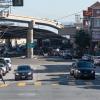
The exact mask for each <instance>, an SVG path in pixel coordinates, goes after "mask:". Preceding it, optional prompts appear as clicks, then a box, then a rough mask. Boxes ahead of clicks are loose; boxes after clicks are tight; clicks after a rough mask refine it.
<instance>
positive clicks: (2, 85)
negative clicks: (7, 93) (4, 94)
mask: <svg viewBox="0 0 100 100" xmlns="http://www.w3.org/2000/svg"><path fill="white" fill-rule="evenodd" d="M7 86H8V84H4V83H0V88H2V87H7Z"/></svg>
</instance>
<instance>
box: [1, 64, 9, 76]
mask: <svg viewBox="0 0 100 100" xmlns="http://www.w3.org/2000/svg"><path fill="white" fill-rule="evenodd" d="M0 68H1V69H2V71H3V73H2V74H3V76H4V75H6V73H7V69H6V66H5V65H4V64H2V63H0Z"/></svg>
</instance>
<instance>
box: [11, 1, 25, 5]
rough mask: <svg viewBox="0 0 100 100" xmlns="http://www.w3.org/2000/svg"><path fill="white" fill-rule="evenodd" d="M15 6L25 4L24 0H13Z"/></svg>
mask: <svg viewBox="0 0 100 100" xmlns="http://www.w3.org/2000/svg"><path fill="white" fill-rule="evenodd" d="M12 3H13V6H23V0H12Z"/></svg>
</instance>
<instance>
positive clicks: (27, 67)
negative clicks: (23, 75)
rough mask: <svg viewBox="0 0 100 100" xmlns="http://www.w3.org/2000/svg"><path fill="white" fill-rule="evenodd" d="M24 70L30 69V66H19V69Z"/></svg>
mask: <svg viewBox="0 0 100 100" xmlns="http://www.w3.org/2000/svg"><path fill="white" fill-rule="evenodd" d="M23 70H30V67H29V66H19V67H18V71H23Z"/></svg>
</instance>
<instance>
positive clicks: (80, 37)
mask: <svg viewBox="0 0 100 100" xmlns="http://www.w3.org/2000/svg"><path fill="white" fill-rule="evenodd" d="M90 40H91V38H90V35H89V34H88V33H86V32H85V31H84V30H80V31H78V32H76V36H75V43H76V44H77V46H78V48H81V49H82V48H83V49H85V48H86V47H89V46H90Z"/></svg>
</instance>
